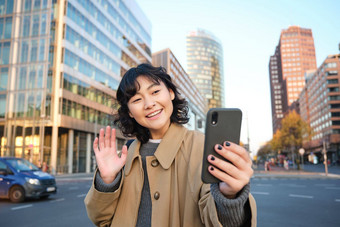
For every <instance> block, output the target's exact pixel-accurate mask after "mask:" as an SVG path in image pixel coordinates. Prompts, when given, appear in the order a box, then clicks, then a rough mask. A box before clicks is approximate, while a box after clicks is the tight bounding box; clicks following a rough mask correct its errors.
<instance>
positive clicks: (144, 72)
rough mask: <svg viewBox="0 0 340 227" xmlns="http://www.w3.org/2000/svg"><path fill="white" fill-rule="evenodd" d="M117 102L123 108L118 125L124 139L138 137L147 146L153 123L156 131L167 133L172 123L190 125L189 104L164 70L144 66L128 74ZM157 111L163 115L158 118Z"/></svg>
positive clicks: (120, 89) (122, 83)
mask: <svg viewBox="0 0 340 227" xmlns="http://www.w3.org/2000/svg"><path fill="white" fill-rule="evenodd" d="M117 100H118V101H119V102H120V104H121V108H120V109H119V110H118V115H117V116H116V120H115V123H116V124H117V125H118V126H119V127H120V128H121V130H122V132H123V134H124V135H125V136H128V137H131V136H136V137H137V139H139V140H140V141H141V142H142V143H146V142H147V141H148V140H149V139H150V136H151V138H152V135H150V133H151V130H150V131H149V129H148V127H147V126H148V125H149V124H151V123H152V125H153V127H156V129H160V128H163V130H164V129H165V128H169V126H170V122H175V123H178V124H185V123H187V122H188V121H189V118H188V106H187V101H186V100H185V99H183V98H181V97H180V94H179V92H178V90H177V87H176V86H175V85H174V84H173V83H172V81H171V78H170V76H169V75H168V74H167V73H166V70H165V69H164V68H162V67H159V68H157V67H153V66H151V65H148V64H142V65H139V66H138V67H136V68H132V69H130V70H129V71H127V72H126V74H125V75H124V77H123V78H122V80H121V82H120V85H119V88H118V91H117ZM157 111H160V113H159V114H157ZM155 114H157V116H154V115H155ZM134 115H136V116H134ZM142 115H143V116H142ZM147 115H149V116H148V117H147ZM158 116H159V117H160V119H158ZM166 118H168V119H166ZM156 119H158V120H157V121H153V120H156ZM139 121H140V122H139ZM158 122H161V123H160V124H158ZM166 125H167V126H166ZM150 126H151V125H150ZM162 126H166V127H162ZM151 129H152V128H151ZM152 131H153V130H152ZM156 131H158V130H156ZM160 134H162V133H160ZM153 139H156V138H153Z"/></svg>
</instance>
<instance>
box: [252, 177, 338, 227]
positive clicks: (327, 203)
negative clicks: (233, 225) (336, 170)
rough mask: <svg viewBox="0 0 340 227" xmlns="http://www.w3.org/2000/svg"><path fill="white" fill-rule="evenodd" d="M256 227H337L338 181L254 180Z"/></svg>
mask: <svg viewBox="0 0 340 227" xmlns="http://www.w3.org/2000/svg"><path fill="white" fill-rule="evenodd" d="M251 192H252V194H253V195H254V197H255V199H256V202H257V209H258V216H257V217H258V226H261V227H265V226H275V227H278V226H284V227H286V226H328V227H330V226H339V225H340V215H339V214H340V213H339V211H340V180H339V179H308V178H307V179H303V178H301V179H300V178H299V179H294V178H291V179H289V178H273V179H272V178H255V179H252V181H251Z"/></svg>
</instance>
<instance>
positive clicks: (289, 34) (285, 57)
mask: <svg viewBox="0 0 340 227" xmlns="http://www.w3.org/2000/svg"><path fill="white" fill-rule="evenodd" d="M274 56H275V57H276V59H275V62H276V64H274V61H273V59H274ZM275 67H277V68H275ZM315 69H316V57H315V48H314V39H313V34H312V30H311V29H307V28H301V27H299V26H290V27H289V28H288V29H283V30H282V31H281V35H280V40H279V44H278V45H277V47H276V48H275V54H274V55H273V56H271V58H270V62H269V75H270V84H271V100H272V116H273V132H274V133H275V131H276V130H277V129H278V127H279V125H280V123H279V122H280V121H281V118H282V117H283V114H285V113H286V112H287V110H288V107H290V106H291V105H292V104H293V103H294V102H295V101H297V99H298V97H299V94H300V92H301V91H302V89H303V87H304V86H305V72H306V71H308V70H315ZM273 71H274V72H276V71H277V72H276V73H273ZM279 90H281V92H283V94H280V96H281V98H279V97H278V96H279V93H278V91H279ZM280 99H282V100H280ZM280 106H281V107H280ZM294 106H295V105H294ZM296 106H298V105H296ZM278 107H279V108H278Z"/></svg>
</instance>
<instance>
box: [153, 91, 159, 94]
mask: <svg viewBox="0 0 340 227" xmlns="http://www.w3.org/2000/svg"><path fill="white" fill-rule="evenodd" d="M160 91H161V90H156V91H154V92H152V94H157V93H158V92H160Z"/></svg>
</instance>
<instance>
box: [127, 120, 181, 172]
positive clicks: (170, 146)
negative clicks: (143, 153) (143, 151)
mask: <svg viewBox="0 0 340 227" xmlns="http://www.w3.org/2000/svg"><path fill="white" fill-rule="evenodd" d="M186 132H187V129H186V128H185V127H184V126H182V125H178V124H176V123H172V124H171V125H170V127H169V129H168V131H167V132H166V133H165V135H164V137H163V139H162V141H161V143H160V144H159V146H158V148H157V150H156V152H155V157H156V158H157V160H158V161H159V163H160V164H161V166H162V167H163V168H164V169H169V168H170V166H171V164H172V162H173V161H174V159H175V157H176V154H177V152H178V150H179V148H180V146H181V145H182V141H183V140H184V135H185V134H186ZM140 146H141V143H140V141H139V140H135V141H133V143H132V144H131V146H130V148H129V153H128V157H127V160H126V165H125V175H128V174H129V173H130V170H131V167H132V164H133V162H134V160H135V158H137V157H139V149H140Z"/></svg>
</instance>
